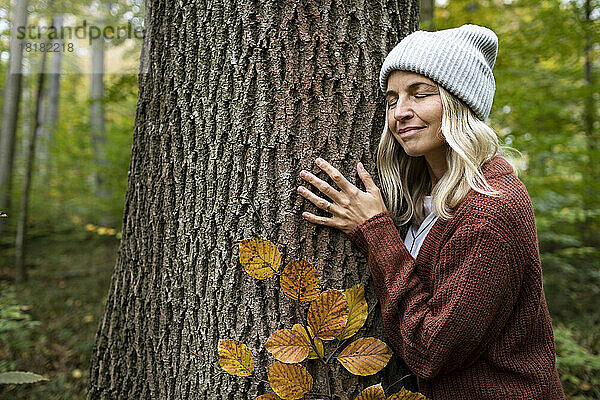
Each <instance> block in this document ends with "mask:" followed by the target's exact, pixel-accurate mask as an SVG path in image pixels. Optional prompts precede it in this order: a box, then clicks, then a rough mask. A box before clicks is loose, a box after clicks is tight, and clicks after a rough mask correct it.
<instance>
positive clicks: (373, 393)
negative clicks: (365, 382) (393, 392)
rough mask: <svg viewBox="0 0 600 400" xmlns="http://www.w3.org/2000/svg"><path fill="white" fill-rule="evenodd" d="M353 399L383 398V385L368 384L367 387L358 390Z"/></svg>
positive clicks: (377, 399) (379, 399) (369, 399)
mask: <svg viewBox="0 0 600 400" xmlns="http://www.w3.org/2000/svg"><path fill="white" fill-rule="evenodd" d="M355 400H385V393H384V392H383V386H381V383H378V384H377V385H373V386H369V387H368V388H366V389H365V390H363V391H362V392H360V394H359V395H358V397H357V398H356V399H355Z"/></svg>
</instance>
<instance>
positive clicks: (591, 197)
mask: <svg viewBox="0 0 600 400" xmlns="http://www.w3.org/2000/svg"><path fill="white" fill-rule="evenodd" d="M592 8H593V6H592V3H591V1H590V0H586V2H585V5H584V21H583V24H584V27H585V31H586V35H585V49H584V54H585V65H584V77H585V83H586V86H587V88H588V89H589V91H588V93H587V94H586V96H585V100H584V118H583V119H584V129H585V135H586V139H587V143H588V155H589V158H588V163H587V173H586V174H585V180H586V184H585V185H584V192H583V202H584V206H583V209H584V210H585V211H586V214H585V217H584V221H583V223H582V224H581V231H582V233H583V234H582V237H583V241H584V243H585V244H586V245H587V246H590V247H597V246H598V245H600V239H599V238H598V220H599V219H598V217H594V216H591V215H590V214H591V213H592V212H593V211H597V210H598V191H599V190H598V189H599V188H600V183H599V182H598V181H599V180H600V174H599V173H598V163H599V162H600V156H599V152H600V149H599V148H598V142H599V141H600V140H599V139H598V134H597V132H598V129H597V128H595V127H594V125H595V121H596V108H597V107H598V104H597V101H595V100H594V97H595V96H596V93H595V92H596V91H597V87H596V85H595V77H594V74H593V69H592V63H593V62H592V45H593V36H594V32H593V29H595V27H594V26H595V24H594V21H593V20H592Z"/></svg>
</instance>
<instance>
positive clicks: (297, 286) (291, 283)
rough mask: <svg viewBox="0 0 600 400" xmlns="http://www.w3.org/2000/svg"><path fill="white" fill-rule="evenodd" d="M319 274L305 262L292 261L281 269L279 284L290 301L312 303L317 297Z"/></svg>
mask: <svg viewBox="0 0 600 400" xmlns="http://www.w3.org/2000/svg"><path fill="white" fill-rule="evenodd" d="M319 280H320V276H319V272H318V271H317V270H316V268H315V267H313V266H312V265H310V264H309V263H307V262H306V261H305V260H300V261H292V262H290V263H289V264H288V265H286V267H285V268H284V269H283V272H282V274H281V278H279V284H280V286H281V290H283V293H284V294H285V295H286V296H287V297H289V298H290V299H292V300H300V301H313V300H314V299H316V298H317V297H319V293H320V292H321V290H320V289H319Z"/></svg>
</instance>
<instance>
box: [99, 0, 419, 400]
mask: <svg viewBox="0 0 600 400" xmlns="http://www.w3.org/2000/svg"><path fill="white" fill-rule="evenodd" d="M417 23H418V4H417V2H416V0H415V1H398V2H393V3H387V2H381V1H378V0H369V1H367V2H357V3H355V2H350V3H349V2H347V1H336V2H332V3H328V4H327V5H325V4H321V5H317V4H316V3H313V2H310V1H306V2H305V1H291V2H287V3H285V4H283V3H281V2H276V1H268V0H267V1H259V2H254V3H246V2H241V3H240V2H234V1H224V2H217V3H213V4H212V5H211V7H209V8H207V7H206V6H205V4H204V3H203V2H201V1H196V0H190V1H187V2H185V3H179V2H164V1H159V0H153V1H150V2H149V3H148V16H147V25H146V29H147V35H146V38H145V40H146V41H145V44H144V46H145V47H144V52H145V54H148V60H149V63H148V68H149V70H148V72H147V73H142V74H140V95H139V100H138V108H137V116H136V127H135V133H134V143H133V150H132V159H131V165H130V170H129V181H128V186H127V195H126V203H125V212H124V214H125V215H124V226H123V239H122V244H121V247H120V249H119V253H118V260H117V264H116V267H115V270H114V274H113V279H112V284H111V289H110V292H109V295H108V301H107V305H106V311H105V315H104V318H103V322H102V324H101V326H100V328H99V331H98V335H97V339H96V345H95V348H94V353H93V360H92V370H91V377H90V387H89V392H88V398H89V399H108V398H111V399H112V398H172V399H181V398H185V399H188V398H190V399H191V398H197V399H204V398H211V399H217V398H222V399H225V398H236V399H242V398H243V399H246V398H251V397H252V395H255V394H260V393H263V392H266V391H267V390H268V389H267V387H266V386H265V385H264V384H263V383H261V382H259V381H258V380H257V379H248V380H241V379H239V378H233V377H231V378H223V377H218V376H217V375H215V372H218V371H220V367H219V366H218V363H217V349H218V342H219V339H237V340H241V341H243V342H245V343H247V344H248V345H249V347H250V348H251V349H253V350H254V355H255V359H256V360H257V364H256V366H257V374H258V376H259V377H260V378H263V380H264V379H265V369H266V366H267V361H268V358H267V354H266V352H265V350H264V348H262V347H261V348H259V346H262V344H263V343H264V342H265V340H266V339H267V337H268V335H269V334H270V333H272V332H274V331H275V330H277V329H279V328H282V327H283V326H284V325H285V326H289V327H291V325H292V321H295V320H296V316H295V315H294V314H295V313H294V310H293V308H290V307H293V305H292V303H291V302H288V301H286V300H285V299H284V298H283V297H282V295H281V294H280V293H279V288H278V285H277V281H276V279H270V280H267V281H258V282H257V281H256V280H254V279H251V278H248V277H247V276H246V275H245V273H244V272H243V271H242V270H241V267H239V266H238V264H237V252H236V248H237V244H238V242H239V241H240V240H241V239H244V238H247V237H250V236H263V237H264V236H268V235H270V236H271V238H272V239H273V240H274V241H275V242H276V243H277V244H278V245H279V247H280V249H281V250H282V255H283V260H284V263H286V262H289V261H291V260H293V259H300V258H306V259H307V260H309V261H310V262H312V263H314V264H315V265H316V266H317V268H318V269H319V270H321V271H322V276H323V280H322V285H323V286H324V287H330V288H339V289H342V288H346V287H349V286H351V285H353V284H355V283H358V282H362V283H365V284H366V286H367V287H368V290H367V296H368V301H369V303H370V305H371V307H374V305H375V302H376V297H375V293H374V288H373V285H372V283H371V284H369V283H368V282H370V274H369V272H368V270H367V269H366V268H367V266H366V265H365V264H364V263H362V262H358V258H357V257H356V254H357V252H355V251H354V250H353V249H352V248H351V245H350V242H349V241H348V240H347V239H346V238H345V236H344V235H343V234H341V233H340V232H335V231H333V230H331V229H320V228H316V227H314V226H313V225H311V224H308V223H306V222H304V221H303V220H302V219H301V217H300V214H301V210H302V209H303V208H304V207H307V204H306V203H305V202H304V201H303V199H302V198H301V197H300V196H297V195H296V190H295V189H296V187H297V185H298V184H299V178H298V174H299V172H300V171H301V169H303V168H304V169H312V167H313V163H314V159H315V158H316V157H317V156H321V157H325V158H327V159H329V160H330V161H331V162H333V163H334V164H335V165H336V166H338V167H340V169H341V171H342V172H343V173H344V174H345V175H346V176H349V177H352V180H354V181H355V173H354V171H355V169H354V168H355V166H356V163H357V162H358V160H360V159H362V160H363V161H364V162H365V164H366V165H367V167H368V168H370V169H371V170H373V165H374V163H373V155H374V153H375V148H376V145H377V141H378V139H379V136H380V134H381V130H382V129H383V122H384V120H383V119H384V113H385V109H384V101H383V96H382V94H381V92H380V90H379V85H378V81H377V76H378V71H379V67H380V65H381V63H382V62H383V58H384V56H385V55H386V54H387V52H388V51H389V50H391V48H392V47H393V46H394V45H395V44H396V43H397V42H398V40H399V38H400V37H401V36H404V35H406V34H407V33H409V32H410V31H413V30H415V29H416V28H417ZM142 59H144V57H142ZM254 209H256V212H254ZM259 221H262V223H260V222H259ZM261 226H265V227H266V228H267V229H268V231H266V230H263V229H261ZM247 278H248V279H247ZM248 298H250V299H251V301H248ZM372 316H373V318H371V319H369V320H368V321H367V332H368V333H369V334H373V335H374V336H379V337H382V338H383V337H384V333H383V327H382V323H381V316H380V311H378V309H375V310H374V312H373V313H372ZM192 351H194V352H195V353H197V354H198V355H199V356H200V357H196V356H194V355H192ZM392 360H394V362H392V363H391V364H390V365H389V367H388V368H387V369H386V372H385V376H384V378H383V379H384V382H386V386H387V385H389V384H390V383H392V382H396V381H397V380H398V378H399V377H401V376H403V375H401V372H402V369H399V366H398V365H396V363H397V362H398V359H397V358H395V357H394V358H393V359H392ZM313 367H314V368H313ZM317 367H318V368H317ZM311 369H312V370H311V373H313V375H314V376H315V377H316V379H317V380H318V381H319V382H323V380H324V379H325V378H326V376H329V374H330V371H327V370H326V369H324V368H322V367H321V366H320V365H318V366H317V365H313V366H311ZM331 373H334V374H335V375H337V376H344V375H346V373H345V372H343V369H342V370H340V366H335V367H332V371H331ZM369 382H372V383H374V382H375V380H374V377H365V378H361V379H360V380H356V379H341V378H338V379H332V381H331V389H332V390H333V391H334V392H336V393H343V394H347V395H348V396H352V393H354V394H355V395H356V394H357V390H358V388H359V386H362V385H365V384H367V383H369ZM359 383H360V385H359ZM402 383H406V381H403V382H402ZM321 384H322V383H321ZM413 384H414V381H413ZM395 389H398V388H397V387H396V388H395ZM391 390H393V389H391Z"/></svg>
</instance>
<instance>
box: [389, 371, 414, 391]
mask: <svg viewBox="0 0 600 400" xmlns="http://www.w3.org/2000/svg"><path fill="white" fill-rule="evenodd" d="M411 375H412V374H406V375H404V376H403V377H402V378H400V379H398V380H397V381H396V382H394V383H392V384H391V385H390V386H388V387H387V388H386V389H385V390H384V392H386V393H388V390H390V388H391V387H392V386H394V385H396V384H398V383H400V382H402V380H404V379H406V378H408V377H409V376H411Z"/></svg>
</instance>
